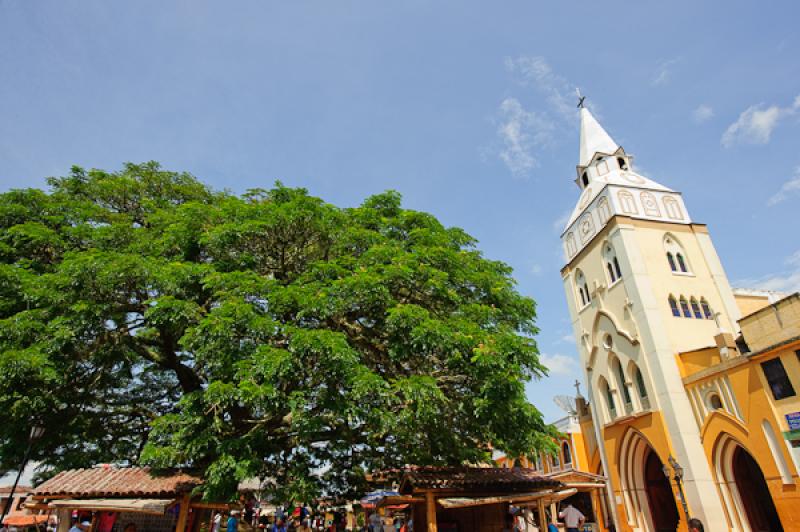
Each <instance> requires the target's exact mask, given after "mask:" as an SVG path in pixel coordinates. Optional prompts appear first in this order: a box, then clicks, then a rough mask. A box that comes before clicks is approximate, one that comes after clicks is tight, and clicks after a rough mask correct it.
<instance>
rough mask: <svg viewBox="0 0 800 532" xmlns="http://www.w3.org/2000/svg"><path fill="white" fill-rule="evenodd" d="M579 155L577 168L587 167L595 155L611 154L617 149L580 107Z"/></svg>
mask: <svg viewBox="0 0 800 532" xmlns="http://www.w3.org/2000/svg"><path fill="white" fill-rule="evenodd" d="M580 109H581V154H580V163H579V166H588V164H589V162H591V160H592V157H594V154H595V153H598V152H599V153H606V154H612V153H614V152H616V151H617V150H618V149H619V144H617V143H616V142H614V139H612V138H611V135H609V134H608V133H607V132H606V130H605V129H603V126H601V125H600V123H599V122H597V120H596V119H595V118H594V116H592V113H590V112H589V110H588V109H587V108H586V107H583V106H582V105H581V108H580Z"/></svg>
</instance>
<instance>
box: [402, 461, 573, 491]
mask: <svg viewBox="0 0 800 532" xmlns="http://www.w3.org/2000/svg"><path fill="white" fill-rule="evenodd" d="M561 486H563V483H562V482H560V481H558V480H555V479H551V478H546V477H543V476H541V475H538V474H536V472H535V471H534V470H533V469H529V468H523V467H514V468H502V467H420V468H416V469H409V470H407V471H406V472H405V473H404V474H403V479H402V481H401V483H400V492H401V493H409V492H410V491H411V490H414V489H441V490H445V489H447V490H476V489H479V490H484V491H508V492H514V491H525V490H535V489H544V488H557V487H561Z"/></svg>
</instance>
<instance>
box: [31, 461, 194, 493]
mask: <svg viewBox="0 0 800 532" xmlns="http://www.w3.org/2000/svg"><path fill="white" fill-rule="evenodd" d="M200 484H202V481H201V480H200V479H199V478H197V477H194V476H191V475H188V474H186V473H180V472H179V473H171V474H168V475H162V476H159V475H158V474H156V473H154V472H152V471H151V470H150V468H147V467H113V466H107V465H104V466H98V467H92V468H89V469H71V470H69V471H62V472H61V473H59V474H57V475H56V476H54V477H53V478H51V479H50V480H48V481H46V482H44V483H43V484H41V485H40V486H38V487H37V488H35V489H34V490H33V491H32V492H31V495H32V496H34V497H54V496H63V495H69V496H72V497H135V498H146V497H154V498H155V497H175V496H177V495H179V494H181V493H186V492H189V491H191V490H192V489H194V488H195V487H197V486H199V485H200Z"/></svg>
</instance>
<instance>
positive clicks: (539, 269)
mask: <svg viewBox="0 0 800 532" xmlns="http://www.w3.org/2000/svg"><path fill="white" fill-rule="evenodd" d="M531 273H532V274H533V275H541V274H542V267H541V266H540V265H538V264H534V265H533V266H531Z"/></svg>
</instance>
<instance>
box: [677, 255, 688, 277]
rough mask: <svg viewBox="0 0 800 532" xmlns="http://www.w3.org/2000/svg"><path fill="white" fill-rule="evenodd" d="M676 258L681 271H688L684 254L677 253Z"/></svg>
mask: <svg viewBox="0 0 800 532" xmlns="http://www.w3.org/2000/svg"><path fill="white" fill-rule="evenodd" d="M675 258H676V259H678V266H679V267H680V269H681V271H682V272H684V273H686V262H684V260H683V255H682V254H681V253H676V254H675Z"/></svg>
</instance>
